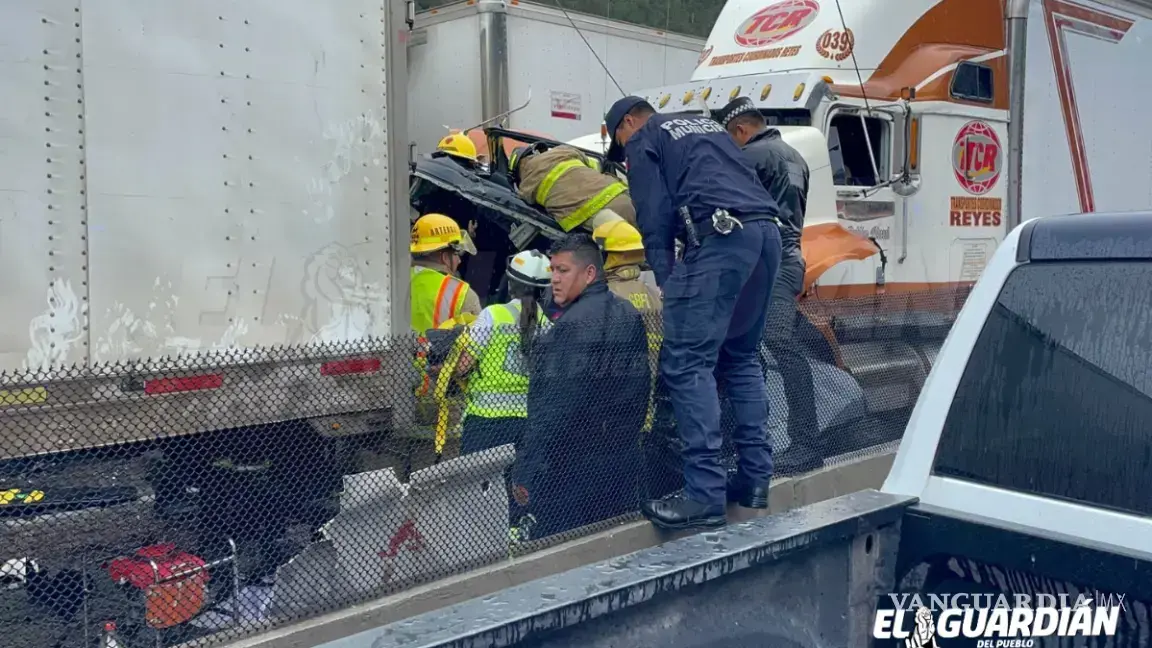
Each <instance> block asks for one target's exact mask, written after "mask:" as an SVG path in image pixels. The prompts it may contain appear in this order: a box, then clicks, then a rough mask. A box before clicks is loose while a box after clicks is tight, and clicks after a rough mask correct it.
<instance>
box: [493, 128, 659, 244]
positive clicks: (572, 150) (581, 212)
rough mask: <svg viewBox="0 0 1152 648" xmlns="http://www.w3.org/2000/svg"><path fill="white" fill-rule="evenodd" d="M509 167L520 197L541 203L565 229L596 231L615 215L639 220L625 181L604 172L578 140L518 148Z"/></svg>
mask: <svg viewBox="0 0 1152 648" xmlns="http://www.w3.org/2000/svg"><path fill="white" fill-rule="evenodd" d="M508 169H509V171H510V172H511V174H512V181H513V182H514V183H515V184H516V187H517V191H518V193H519V194H520V197H521V198H523V199H524V200H525V201H526V202H528V203H529V204H532V205H538V206H540V207H543V208H544V209H545V210H546V211H547V212H548V214H549V215H550V216H551V217H552V218H553V219H554V220H555V221H556V224H557V225H559V226H560V229H562V230H564V231H565V232H571V231H572V230H574V229H576V228H578V227H582V228H583V229H585V230H588V231H592V230H593V229H594V228H595V227H596V226H597V225H600V224H602V223H606V222H611V221H619V220H625V221H628V222H629V223H635V222H636V208H635V207H634V206H633V205H632V198H631V196H629V195H628V187H627V185H625V184H624V183H623V182H621V181H620V179H619V178H617V177H615V176H610V175H607V174H604V173H601V172H600V166H599V164H598V163H597V161H596V159H595V158H592V157H589V156H587V155H585V154H584V153H583V152H582V151H580V149H578V148H576V147H574V146H557V147H555V148H551V149H547V150H544V149H543V148H542V147H541V146H539V145H534V146H525V147H521V148H518V149H516V150H515V151H513V152H512V155H511V157H510V158H509V160H508Z"/></svg>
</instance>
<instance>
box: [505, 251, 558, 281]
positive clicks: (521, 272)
mask: <svg viewBox="0 0 1152 648" xmlns="http://www.w3.org/2000/svg"><path fill="white" fill-rule="evenodd" d="M508 278H509V279H512V280H514V281H519V282H520V283H522V284H525V285H528V286H534V287H536V288H547V287H548V284H550V283H552V262H551V261H550V260H549V259H548V257H547V255H545V254H543V253H541V252H538V251H536V250H524V251H523V252H517V253H516V254H513V255H512V256H511V257H510V258H509V259H508Z"/></svg>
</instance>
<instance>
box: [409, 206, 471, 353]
mask: <svg viewBox="0 0 1152 648" xmlns="http://www.w3.org/2000/svg"><path fill="white" fill-rule="evenodd" d="M408 249H409V251H410V252H411V253H412V272H411V282H410V285H409V289H410V293H411V299H412V330H413V331H416V332H417V333H420V334H423V333H425V332H426V331H427V330H428V329H433V328H437V327H439V326H440V325H441V324H443V323H444V322H446V321H447V320H449V319H452V318H459V316H460V314H461V313H471V314H472V315H479V314H480V296H479V295H477V294H476V291H475V290H472V287H471V286H469V285H468V284H467V283H465V282H464V280H463V279H460V278H459V277H458V276H457V274H456V273H457V271H458V270H459V268H460V262H461V257H462V255H464V254H476V247H475V246H474V245H473V244H472V238H471V237H470V236H468V233H467V232H465V231H463V230H461V229H460V226H459V225H458V224H457V223H456V221H454V220H452V219H451V218H449V217H448V216H445V215H443V214H425V215H423V216H421V217H420V218H419V219H417V220H416V222H415V224H413V225H412V244H411V245H410V246H409V248H408Z"/></svg>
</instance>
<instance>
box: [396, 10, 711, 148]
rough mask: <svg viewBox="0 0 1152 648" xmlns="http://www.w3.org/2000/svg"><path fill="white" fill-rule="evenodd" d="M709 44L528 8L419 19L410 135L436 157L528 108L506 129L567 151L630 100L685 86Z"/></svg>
mask: <svg viewBox="0 0 1152 648" xmlns="http://www.w3.org/2000/svg"><path fill="white" fill-rule="evenodd" d="M703 47H704V40H703V39H701V38H694V37H690V36H682V35H678V34H671V33H667V32H665V31H661V30H658V29H654V28H650V27H642V26H638V25H633V24H629V23H625V22H620V21H617V20H608V19H604V18H597V17H594V16H589V15H586V14H581V13H576V12H572V11H567V12H565V11H563V10H561V9H558V8H555V7H546V6H543V5H538V4H533V3H530V2H518V1H512V2H504V1H502V0H469V1H468V2H464V3H460V4H454V5H450V6H446V7H440V8H436V9H430V10H428V11H424V12H421V13H419V14H417V15H416V21H415V29H414V30H413V33H412V40H411V44H410V48H409V52H408V58H409V74H410V85H409V88H410V94H409V101H410V102H411V103H410V104H409V105H410V114H411V124H410V126H411V128H410V132H411V135H412V138H413V141H415V142H416V143H417V145H418V148H419V149H420V150H421V151H430V150H432V148H433V147H434V146H435V145H436V142H437V141H438V140H439V139H440V138H441V137H443V136H444V135H446V134H448V130H447V129H446V128H445V127H449V128H458V129H464V128H468V127H470V126H474V125H476V124H478V123H480V122H481V121H483V120H485V119H489V118H492V117H494V116H496V115H500V114H502V113H505V112H507V111H508V110H510V109H512V108H515V107H517V106H520V105H521V104H523V103H524V101H525V100H527V99H528V97H529V93H531V102H530V103H529V104H528V106H527V107H526V108H524V109H523V110H520V111H517V112H515V113H513V114H512V115H511V117H510V119H509V121H508V124H507V125H508V127H509V128H514V129H518V130H529V131H536V132H540V133H545V134H548V135H549V136H551V137H553V138H554V139H558V140H561V141H567V140H570V139H572V138H574V137H577V136H579V135H583V134H585V133H589V132H598V131H599V130H600V124H601V123H602V122H603V121H604V111H605V110H606V109H607V107H608V106H609V105H610V104H611V103H612V102H613V101H615V100H616V99H618V98H619V97H620V96H621V93H620V91H619V90H618V89H617V88H616V85H615V84H614V83H613V81H612V79H610V78H609V75H608V74H606V73H605V71H604V67H602V65H601V62H603V63H604V64H605V65H606V66H607V67H608V69H609V70H610V71H611V73H612V76H613V77H614V78H615V81H616V83H619V84H620V87H621V88H623V90H624V92H630V91H631V90H632V89H636V88H648V87H652V86H653V85H663V84H666V83H676V82H679V81H682V80H683V79H686V78H688V77H689V76H690V75H691V74H692V70H693V69H694V68H695V67H696V62H697V59H698V58H699V56H700V51H701V49H703Z"/></svg>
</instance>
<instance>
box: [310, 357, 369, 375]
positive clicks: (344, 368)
mask: <svg viewBox="0 0 1152 648" xmlns="http://www.w3.org/2000/svg"><path fill="white" fill-rule="evenodd" d="M377 371H380V358H351V359H349V360H334V361H332V362H325V363H324V364H322V365H320V375H321V376H347V375H349V374H371V373H376V372H377Z"/></svg>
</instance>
